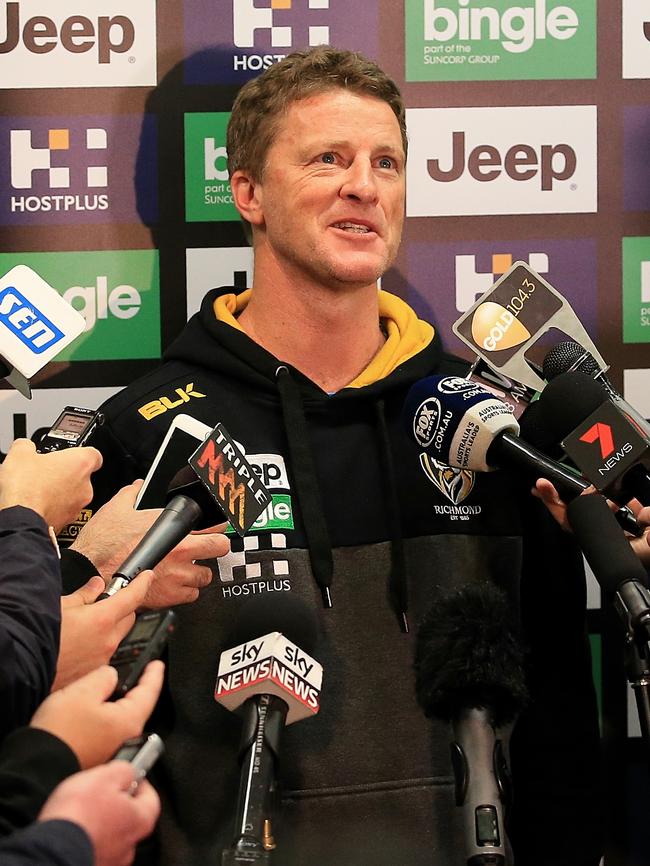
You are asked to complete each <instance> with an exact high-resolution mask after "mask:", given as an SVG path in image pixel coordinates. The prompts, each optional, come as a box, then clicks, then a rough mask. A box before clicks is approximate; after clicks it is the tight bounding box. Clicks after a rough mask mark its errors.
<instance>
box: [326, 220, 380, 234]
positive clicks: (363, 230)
mask: <svg viewBox="0 0 650 866" xmlns="http://www.w3.org/2000/svg"><path fill="white" fill-rule="evenodd" d="M332 228H335V229H341V230H342V231H344V232H353V233H355V234H359V235H365V234H368V233H369V232H371V231H372V229H371V228H370V227H369V226H364V225H361V224H360V223H351V222H340V223H333V224H332Z"/></svg>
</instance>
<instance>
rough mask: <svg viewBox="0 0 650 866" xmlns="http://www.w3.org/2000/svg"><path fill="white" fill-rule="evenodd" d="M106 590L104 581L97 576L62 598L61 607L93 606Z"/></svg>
mask: <svg viewBox="0 0 650 866" xmlns="http://www.w3.org/2000/svg"><path fill="white" fill-rule="evenodd" d="M105 589H106V585H105V583H104V579H103V578H102V577H100V576H99V575H98V574H96V575H95V576H94V577H91V578H90V580H89V581H88V583H85V584H84V585H83V586H81V587H79V589H77V590H75V591H74V592H71V593H70V594H69V595H63V596H61V607H64V608H65V607H79V606H80V605H82V604H92V603H93V602H94V601H95V599H96V598H97V596H98V595H99V594H100V592H104V590H105Z"/></svg>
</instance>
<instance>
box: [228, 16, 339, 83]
mask: <svg viewBox="0 0 650 866" xmlns="http://www.w3.org/2000/svg"><path fill="white" fill-rule="evenodd" d="M293 3H295V0H271V5H270V7H269V6H267V7H259V6H255V4H254V0H233V42H234V43H235V45H236V46H237V47H238V48H254V47H255V46H256V45H257V44H258V42H259V35H258V34H259V33H260V32H262V33H263V32H266V33H268V35H269V38H270V42H271V46H272V47H273V48H291V46H292V44H293V28H292V27H291V26H288V25H280V24H278V23H276V21H277V20H278V19H279V18H280V16H279V15H278V12H280V11H281V12H287V11H290V10H291V8H292V4H293ZM296 5H297V4H296ZM329 5H330V4H329V0H308V8H309V9H310V10H321V9H329ZM329 40H330V29H329V27H328V26H327V25H326V24H325V25H323V24H315V25H312V24H310V25H308V26H307V44H308V45H310V46H314V45H327V44H328V43H329ZM284 56H285V55H284V54H265V55H260V54H240V55H235V56H234V57H233V69H252V70H254V71H259V70H260V69H264V68H266V67H268V66H271V65H272V64H273V63H276V62H277V61H278V60H282V59H283V57H284Z"/></svg>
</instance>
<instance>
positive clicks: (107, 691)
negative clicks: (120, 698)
mask: <svg viewBox="0 0 650 866" xmlns="http://www.w3.org/2000/svg"><path fill="white" fill-rule="evenodd" d="M116 685H117V671H116V670H115V668H112V667H111V666H110V665H102V666H101V667H99V668H95V670H94V671H91V672H90V673H89V674H86V675H85V676H83V677H80V678H79V679H78V680H75V681H74V682H73V683H70V685H69V686H65V688H63V689H61V690H60V692H59V694H60V695H63V694H64V693H65V694H77V697H78V698H79V700H81V699H82V698H84V697H86V698H91V699H94V700H98V701H99V702H100V703H103V702H104V701H106V700H108V698H110V696H111V695H112V694H113V692H114V691H115V686H116Z"/></svg>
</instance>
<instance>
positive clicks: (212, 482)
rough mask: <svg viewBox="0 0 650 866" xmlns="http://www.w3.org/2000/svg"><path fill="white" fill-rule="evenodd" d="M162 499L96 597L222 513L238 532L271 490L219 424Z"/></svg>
mask: <svg viewBox="0 0 650 866" xmlns="http://www.w3.org/2000/svg"><path fill="white" fill-rule="evenodd" d="M164 444H165V443H163V448H162V449H161V450H163V449H164ZM159 453H160V452H159ZM169 497H171V499H169ZM167 498H168V499H169V501H167V504H166V505H165V508H164V509H163V511H162V512H161V514H160V515H159V516H158V517H157V518H156V520H155V521H154V523H153V524H152V525H151V526H150V527H149V529H148V530H147V532H146V533H145V534H144V536H143V537H142V539H141V540H140V542H139V543H138V544H137V545H136V547H135V548H134V549H133V550H132V551H131V553H130V554H129V556H128V557H127V559H126V561H125V562H124V563H122V565H121V566H120V568H119V569H118V570H117V571H116V572H115V574H114V575H113V577H112V579H111V581H110V583H109V584H108V586H107V587H106V589H105V590H104V592H102V593H101V595H100V596H98V598H97V601H101V600H102V599H105V598H109V597H110V596H111V595H114V594H115V593H116V592H118V591H119V590H120V589H122V587H124V586H126V585H127V584H128V583H130V582H131V581H132V580H133V578H134V577H135V576H136V574H139V573H140V572H141V571H143V570H144V569H145V568H153V567H154V566H155V565H157V564H158V563H159V562H160V560H161V559H163V558H164V557H165V556H167V554H168V553H169V552H170V551H171V550H173V549H174V547H176V545H177V544H178V543H179V542H180V541H182V539H183V538H185V536H186V535H187V534H188V533H189V532H191V530H192V529H193V528H194V527H195V526H197V525H200V527H201V528H205V527H207V526H212V525H214V523H215V522H221V521H222V520H223V519H224V517H225V518H226V519H227V520H229V521H230V525H231V526H232V527H233V528H234V529H235V530H236V531H237V532H238V533H239V534H240V535H242V536H243V535H245V534H246V532H248V530H249V529H250V528H251V526H252V525H253V523H255V521H256V520H257V518H258V517H259V516H260V514H261V513H262V511H264V509H265V508H266V507H267V506H268V504H269V503H270V502H271V494H270V493H269V492H268V490H267V489H266V487H265V486H264V485H263V484H262V482H261V481H260V480H259V478H258V477H257V475H256V474H255V472H254V469H253V467H252V466H251V464H250V463H249V462H248V461H247V460H246V458H245V456H244V454H243V452H242V451H241V449H240V448H239V446H238V445H237V443H235V442H234V440H233V439H232V438H231V437H230V436H229V435H228V433H227V431H226V430H225V428H224V426H223V425H222V424H217V426H216V427H215V428H214V430H211V431H210V434H209V435H208V436H207V438H206V439H205V441H203V442H202V443H201V444H200V445H199V447H198V448H197V449H196V451H195V452H194V453H193V454H192V455H191V456H190V458H189V464H185V466H183V467H182V468H181V469H180V470H179V471H178V472H177V473H176V475H175V476H174V477H173V478H172V481H171V484H170V489H169V491H168V496H167ZM199 521H200V523H199Z"/></svg>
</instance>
